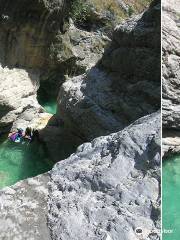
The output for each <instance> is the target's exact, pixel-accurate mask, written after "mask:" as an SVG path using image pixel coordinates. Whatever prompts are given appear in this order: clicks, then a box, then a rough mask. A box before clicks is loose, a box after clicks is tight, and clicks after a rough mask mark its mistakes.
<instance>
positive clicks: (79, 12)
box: [70, 0, 91, 24]
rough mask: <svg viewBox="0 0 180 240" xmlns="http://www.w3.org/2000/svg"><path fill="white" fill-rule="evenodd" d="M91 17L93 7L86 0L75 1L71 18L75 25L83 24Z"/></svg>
mask: <svg viewBox="0 0 180 240" xmlns="http://www.w3.org/2000/svg"><path fill="white" fill-rule="evenodd" d="M90 15H91V7H90V5H89V4H88V3H87V2H85V1H84V0H73V3H72V6H71V12H70V17H71V18H72V20H73V21H74V22H75V23H78V24H82V23H84V22H86V21H87V20H88V18H89V17H90Z"/></svg>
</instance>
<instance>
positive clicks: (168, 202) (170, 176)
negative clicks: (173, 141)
mask: <svg viewBox="0 0 180 240" xmlns="http://www.w3.org/2000/svg"><path fill="white" fill-rule="evenodd" d="M162 173H163V185H162V186H163V194H162V196H163V199H162V200H163V229H168V230H173V233H171V234H168V233H166V234H164V238H163V239H164V240H172V239H174V240H177V239H179V234H180V230H179V226H180V218H179V217H178V216H179V213H180V204H179V199H180V192H179V189H180V155H175V156H173V157H171V158H168V159H167V160H165V161H164V163H163V171H162Z"/></svg>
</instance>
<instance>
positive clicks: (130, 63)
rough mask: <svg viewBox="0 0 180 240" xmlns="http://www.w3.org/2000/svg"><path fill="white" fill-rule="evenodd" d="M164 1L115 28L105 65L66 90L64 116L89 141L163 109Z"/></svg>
mask: <svg viewBox="0 0 180 240" xmlns="http://www.w3.org/2000/svg"><path fill="white" fill-rule="evenodd" d="M160 9H161V7H160V1H154V2H153V3H152V4H151V7H150V8H149V10H148V11H146V12H145V13H144V14H143V15H139V16H136V17H134V18H132V19H130V20H129V21H127V22H124V23H123V24H122V25H120V26H118V27H117V28H116V29H115V32H114V35H113V40H112V43H111V44H110V46H109V47H108V49H107V50H106V51H105V54H104V55H103V57H102V59H101V60H100V61H99V63H98V64H97V65H96V66H95V67H93V68H91V69H90V71H89V72H88V73H87V74H85V75H81V76H77V77H75V78H72V79H69V80H68V81H66V82H65V83H64V84H63V85H62V87H61V88H60V93H59V100H58V102H59V107H58V110H59V111H58V113H59V116H60V117H61V118H63V119H64V122H65V123H66V124H67V125H68V128H71V129H72V131H74V132H76V133H78V134H80V135H81V136H83V137H84V138H85V139H92V138H94V137H96V136H101V135H104V134H108V133H111V132H114V131H117V130H119V129H122V128H124V127H125V126H127V125H128V124H130V123H132V122H133V121H135V120H136V119H138V118H139V117H142V116H144V115H147V114H149V113H151V112H154V111H156V110H157V109H159V108H160V97H161V96H160V95H161V94H160V93H161V90H160V81H159V79H160V73H161V66H160V51H161V47H160V35H161V34H160Z"/></svg>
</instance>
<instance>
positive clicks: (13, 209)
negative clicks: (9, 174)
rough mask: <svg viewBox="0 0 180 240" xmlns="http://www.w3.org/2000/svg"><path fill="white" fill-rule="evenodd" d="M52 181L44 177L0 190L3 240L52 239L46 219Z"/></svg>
mask: <svg viewBox="0 0 180 240" xmlns="http://www.w3.org/2000/svg"><path fill="white" fill-rule="evenodd" d="M48 181H49V175H48V174H44V175H40V176H38V177H35V178H32V179H27V180H24V181H21V182H19V183H17V184H15V185H14V186H12V187H7V188H5V189H4V190H1V191H0V209H1V217H0V239H6V240H12V239H18V240H27V239H31V240H40V239H43V240H50V239H51V237H50V234H49V230H48V228H47V219H46V214H47V211H48V209H47V199H48Z"/></svg>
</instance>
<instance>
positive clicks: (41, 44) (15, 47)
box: [0, 0, 67, 68]
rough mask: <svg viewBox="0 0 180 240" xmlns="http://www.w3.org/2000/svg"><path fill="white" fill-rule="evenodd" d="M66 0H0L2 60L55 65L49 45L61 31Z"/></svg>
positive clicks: (15, 63) (28, 65)
mask: <svg viewBox="0 0 180 240" xmlns="http://www.w3.org/2000/svg"><path fill="white" fill-rule="evenodd" d="M65 3H66V2H65V1H63V0H54V1H49V0H40V1H38V0H35V1H32V0H30V1H27V0H22V1H5V0H1V1H0V49H1V50H0V60H1V63H3V64H4V65H8V66H14V67H15V66H16V67H24V68H43V67H45V66H47V65H50V64H53V63H52V61H51V59H50V48H49V47H50V45H51V43H52V41H53V39H54V38H55V35H56V34H57V31H60V30H62V28H63V20H64V18H65V16H66V11H67V8H66V4H65Z"/></svg>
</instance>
